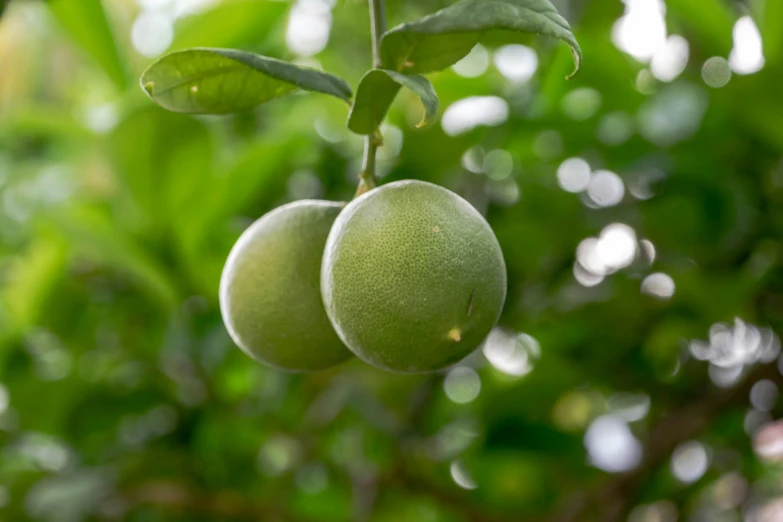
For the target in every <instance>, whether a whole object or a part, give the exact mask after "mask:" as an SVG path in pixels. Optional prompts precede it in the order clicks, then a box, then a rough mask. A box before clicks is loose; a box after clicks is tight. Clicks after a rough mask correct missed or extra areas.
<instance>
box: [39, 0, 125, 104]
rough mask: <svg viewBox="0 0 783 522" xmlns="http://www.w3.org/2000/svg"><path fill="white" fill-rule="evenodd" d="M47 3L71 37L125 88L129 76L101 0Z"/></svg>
mask: <svg viewBox="0 0 783 522" xmlns="http://www.w3.org/2000/svg"><path fill="white" fill-rule="evenodd" d="M46 4H47V5H48V6H49V9H50V10H51V12H52V13H53V14H54V17H55V18H56V19H57V21H58V22H59V23H60V25H61V26H62V28H63V29H65V31H66V32H67V33H68V35H69V36H70V38H71V39H72V40H73V41H74V42H75V43H76V44H78V45H79V46H80V47H81V48H82V49H83V50H84V51H85V52H86V53H87V54H89V55H90V56H91V57H92V58H93V59H94V60H95V62H96V63H97V64H98V65H99V66H101V67H102V68H103V70H104V71H105V72H106V74H107V75H108V76H109V78H111V80H112V81H113V82H114V83H115V84H116V85H117V86H118V87H120V88H122V89H125V88H127V86H128V77H127V74H126V71H125V67H124V66H123V64H122V60H121V59H120V54H119V52H118V49H117V43H116V41H115V38H114V35H113V34H112V29H111V26H110V25H109V20H108V19H107V17H106V11H105V10H104V8H103V3H102V2H101V0H78V1H73V0H49V1H48V2H47V3H46Z"/></svg>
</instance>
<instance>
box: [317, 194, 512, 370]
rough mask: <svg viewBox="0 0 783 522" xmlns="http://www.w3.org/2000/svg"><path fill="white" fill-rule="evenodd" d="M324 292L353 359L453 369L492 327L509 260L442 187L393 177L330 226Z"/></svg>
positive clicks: (470, 211) (471, 212)
mask: <svg viewBox="0 0 783 522" xmlns="http://www.w3.org/2000/svg"><path fill="white" fill-rule="evenodd" d="M321 293H322V294H323V298H324V304H325V305H326V313H327V314H328V315H329V318H330V319H331V320H332V324H333V325H334V327H335V329H336V330H337V333H338V334H339V335H340V337H341V338H342V340H343V341H344V342H345V344H346V345H347V346H348V348H350V349H351V351H353V352H354V353H355V354H356V355H357V356H359V358H361V359H363V360H364V361H366V362H369V363H370V364H373V365H375V366H379V367H381V368H384V369H387V370H392V371H399V372H424V371H432V370H438V369H441V368H445V367H447V366H450V365H451V364H453V363H455V362H457V361H459V360H460V359H462V358H463V357H465V356H466V355H468V354H469V353H470V352H472V351H473V350H474V349H475V348H476V347H477V346H478V345H479V344H481V342H482V341H483V340H484V338H485V337H486V336H487V334H488V333H489V331H490V330H491V329H492V327H493V326H494V325H495V323H496V322H497V320H498V317H499V315H500V311H501V308H502V307H503V301H504V300H505V297H506V265H505V262H504V261H503V253H502V252H501V250H500V245H498V242H497V239H496V238H495V234H494V233H493V232H492V229H491V228H490V227H489V225H488V224H487V222H486V221H485V220H484V218H483V217H482V216H481V214H479V213H478V211H477V210H476V209H475V208H473V207H472V206H471V205H470V203H468V202H467V201H465V200H464V199H462V198H461V197H459V196H458V195H456V194H454V193H453V192H451V191H449V190H446V189H445V188H442V187H439V186H437V185H433V184H431V183H425V182H422V181H399V182H396V183H391V184H389V185H385V186H383V187H381V188H378V189H375V190H371V191H370V192H367V193H366V194H364V195H362V196H361V197H359V198H357V199H355V200H354V201H352V202H351V203H349V204H348V206H347V207H345V209H344V210H343V212H342V213H341V214H340V216H339V217H338V218H337V220H336V221H335V223H334V226H333V227H332V231H331V233H330V234H329V239H328V240H327V243H326V249H325V251H324V261H323V264H322V267H321Z"/></svg>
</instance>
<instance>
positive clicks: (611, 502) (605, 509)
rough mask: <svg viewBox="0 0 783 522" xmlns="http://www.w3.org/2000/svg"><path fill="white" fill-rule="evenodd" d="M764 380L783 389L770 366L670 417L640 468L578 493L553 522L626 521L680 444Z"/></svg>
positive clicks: (653, 433)
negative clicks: (651, 479) (642, 491)
mask: <svg viewBox="0 0 783 522" xmlns="http://www.w3.org/2000/svg"><path fill="white" fill-rule="evenodd" d="M761 379H770V380H772V381H774V382H775V383H776V384H777V385H778V386H783V376H781V373H780V371H778V368H777V365H776V364H767V365H763V366H759V367H757V368H755V369H754V370H752V371H751V372H750V373H749V374H748V375H747V376H746V377H745V379H744V380H743V381H742V383H741V384H739V385H738V386H736V387H734V388H729V389H717V390H715V389H713V390H712V391H711V392H710V393H706V394H704V395H703V396H702V397H700V398H697V399H695V400H693V401H691V402H689V403H686V404H684V405H683V406H682V407H680V408H678V409H676V410H674V411H672V412H671V413H669V414H668V415H666V416H665V417H664V418H663V419H662V420H661V421H660V422H658V424H656V425H655V426H653V428H652V429H651V430H650V432H649V434H648V436H647V440H646V441H645V443H644V459H643V461H642V463H641V465H640V466H639V467H637V468H636V469H634V470H633V471H630V472H628V473H624V474H621V475H618V476H616V477H615V478H614V479H613V480H612V481H610V482H609V483H607V484H604V485H603V486H601V487H600V488H597V489H595V490H594V491H592V492H590V491H587V492H584V491H583V492H577V493H574V494H573V495H571V496H570V498H567V500H566V502H565V505H564V507H563V509H562V510H561V512H560V513H558V514H557V515H556V516H555V517H553V519H552V522H577V521H578V522H584V521H585V520H600V521H601V522H624V521H625V520H626V519H627V516H628V512H629V511H630V510H631V508H632V507H633V505H634V501H635V499H636V497H637V495H638V492H639V490H640V488H641V487H642V486H643V485H644V482H645V480H646V479H647V477H648V476H649V475H650V474H651V473H653V472H654V471H655V470H657V469H658V468H659V467H660V466H661V465H663V464H664V463H665V462H666V461H668V460H669V458H670V456H671V454H672V452H673V451H674V450H675V449H676V448H677V446H678V445H679V444H681V443H682V442H685V441H687V440H689V439H692V438H696V437H698V436H699V435H701V434H702V433H703V432H704V431H706V430H707V429H708V428H709V427H710V426H711V425H712V422H713V420H714V419H715V417H717V416H718V415H719V414H720V413H721V412H723V411H724V410H725V409H727V408H731V407H734V406H738V405H740V404H741V403H743V402H747V401H748V396H749V394H750V390H751V388H752V387H753V385H754V384H755V383H756V382H758V381H759V380H761Z"/></svg>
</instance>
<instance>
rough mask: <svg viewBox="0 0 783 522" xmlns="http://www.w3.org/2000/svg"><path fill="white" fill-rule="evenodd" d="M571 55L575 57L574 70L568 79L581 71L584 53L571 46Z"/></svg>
mask: <svg viewBox="0 0 783 522" xmlns="http://www.w3.org/2000/svg"><path fill="white" fill-rule="evenodd" d="M571 56H573V58H574V70H573V71H571V73H570V74H569V75H568V76H566V77H565V79H566V80H570V79H571V78H573V77H574V76H576V74H577V73H578V72H579V69H581V68H582V54H581V52H580V51H579V50H577V49H576V48H574V47H571Z"/></svg>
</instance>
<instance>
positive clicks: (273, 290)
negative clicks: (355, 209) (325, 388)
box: [220, 201, 351, 371]
mask: <svg viewBox="0 0 783 522" xmlns="http://www.w3.org/2000/svg"><path fill="white" fill-rule="evenodd" d="M342 207H343V205H342V204H341V203H332V202H328V201H298V202H296V203H290V204H288V205H284V206H282V207H280V208H277V209H275V210H273V211H272V212H270V213H268V214H266V215H265V216H263V217H262V218H261V219H259V220H258V221H256V222H255V223H253V225H251V226H250V228H248V229H247V230H246V231H245V232H244V233H243V234H242V236H241V237H240V238H239V240H238V241H237V243H236V245H234V248H233V249H232V250H231V254H229V256H228V261H226V266H225V267H224V268H223V275H222V277H221V280H220V310H221V312H222V314H223V321H224V322H225V324H226V327H227V328H228V332H229V334H231V337H232V339H233V340H234V342H235V343H236V344H237V345H238V346H239V347H240V348H241V349H242V350H243V351H244V352H245V353H247V354H248V355H249V356H251V357H253V358H254V359H257V360H259V361H261V362H263V363H266V364H268V365H270V366H274V367H276V368H279V369H282V370H289V371H314V370H321V369H324V368H328V367H330V366H333V365H335V364H337V363H339V362H342V361H344V360H346V359H348V358H349V357H350V356H351V352H350V351H348V350H347V349H346V348H345V346H344V345H343V343H342V342H341V341H340V339H339V338H338V337H337V334H336V333H335V332H334V329H333V328H332V325H331V324H330V323H329V318H328V317H327V316H326V312H325V311H324V306H323V302H322V301H321V290H320V274H321V258H322V257H323V251H324V245H325V243H326V237H327V235H328V234H329V229H330V228H331V227H332V223H334V220H335V218H336V217H337V215H338V214H339V213H340V210H342Z"/></svg>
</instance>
